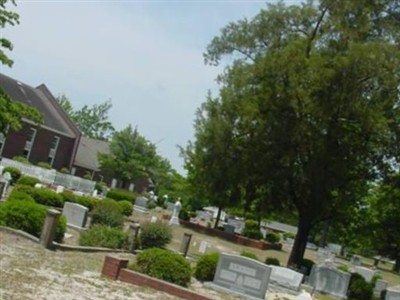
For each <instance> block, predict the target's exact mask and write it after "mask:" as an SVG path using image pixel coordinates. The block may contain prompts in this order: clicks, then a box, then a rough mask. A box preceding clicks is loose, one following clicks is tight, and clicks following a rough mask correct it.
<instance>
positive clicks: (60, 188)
mask: <svg viewBox="0 0 400 300" xmlns="http://www.w3.org/2000/svg"><path fill="white" fill-rule="evenodd" d="M62 192H64V187H63V186H62V185H57V189H56V193H57V194H61V193H62Z"/></svg>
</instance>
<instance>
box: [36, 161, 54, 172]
mask: <svg viewBox="0 0 400 300" xmlns="http://www.w3.org/2000/svg"><path fill="white" fill-rule="evenodd" d="M37 166H38V167H41V168H43V169H47V170H51V166H50V164H49V163H47V162H44V161H40V162H38V163H37Z"/></svg>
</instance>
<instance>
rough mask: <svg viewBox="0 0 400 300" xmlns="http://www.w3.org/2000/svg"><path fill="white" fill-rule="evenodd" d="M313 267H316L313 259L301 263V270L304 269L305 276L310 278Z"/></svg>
mask: <svg viewBox="0 0 400 300" xmlns="http://www.w3.org/2000/svg"><path fill="white" fill-rule="evenodd" d="M313 265H315V262H314V261H312V260H311V259H307V258H304V259H303V260H302V261H301V263H300V266H299V267H300V268H304V269H305V275H306V276H309V275H310V273H311V269H312V267H313Z"/></svg>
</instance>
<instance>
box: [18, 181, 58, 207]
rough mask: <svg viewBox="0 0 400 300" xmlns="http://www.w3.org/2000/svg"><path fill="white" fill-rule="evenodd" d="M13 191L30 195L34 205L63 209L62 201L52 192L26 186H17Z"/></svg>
mask: <svg viewBox="0 0 400 300" xmlns="http://www.w3.org/2000/svg"><path fill="white" fill-rule="evenodd" d="M14 190H17V191H21V192H24V193H27V194H28V195H30V196H31V197H32V198H33V199H34V200H35V202H36V203H39V204H43V205H46V206H53V207H63V205H64V199H63V197H61V196H60V194H57V193H56V192H54V191H50V190H47V189H35V188H33V187H31V186H28V185H22V184H18V185H16V186H15V188H14Z"/></svg>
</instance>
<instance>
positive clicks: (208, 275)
mask: <svg viewBox="0 0 400 300" xmlns="http://www.w3.org/2000/svg"><path fill="white" fill-rule="evenodd" d="M218 260H219V253H218V252H214V253H209V254H205V255H203V256H201V257H200V258H199V259H198V260H197V263H196V267H195V270H194V277H196V278H197V279H198V280H200V281H212V280H213V279H214V275H215V272H216V270H217V265H218Z"/></svg>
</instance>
